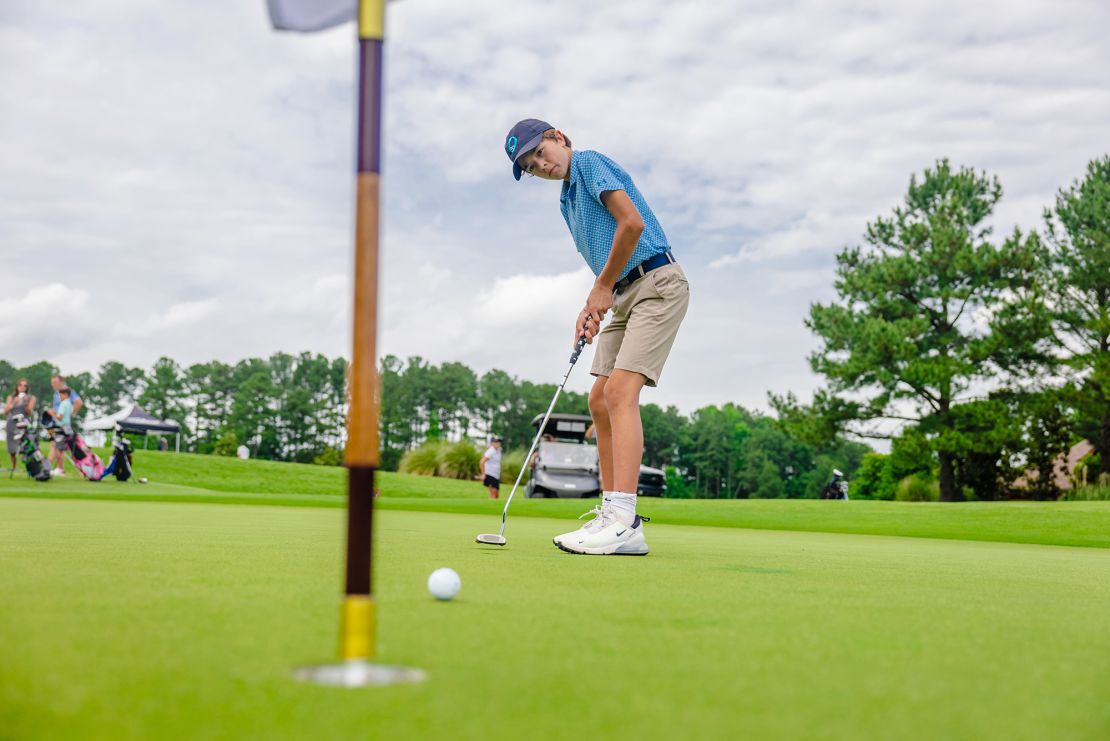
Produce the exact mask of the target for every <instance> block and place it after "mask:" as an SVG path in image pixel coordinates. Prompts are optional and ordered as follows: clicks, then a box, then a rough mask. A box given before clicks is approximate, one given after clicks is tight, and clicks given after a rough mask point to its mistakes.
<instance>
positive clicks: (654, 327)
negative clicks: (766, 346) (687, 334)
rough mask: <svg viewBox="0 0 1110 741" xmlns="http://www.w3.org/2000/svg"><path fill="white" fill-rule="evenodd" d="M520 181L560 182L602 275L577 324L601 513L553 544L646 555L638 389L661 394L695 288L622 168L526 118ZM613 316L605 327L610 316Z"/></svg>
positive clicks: (509, 146)
mask: <svg viewBox="0 0 1110 741" xmlns="http://www.w3.org/2000/svg"><path fill="white" fill-rule="evenodd" d="M505 153H506V154H507V155H508V156H509V159H510V160H511V161H512V163H513V177H514V178H516V179H517V180H520V177H521V175H522V174H523V173H528V174H529V175H532V176H535V177H538V178H543V179H544V180H561V181H562V183H563V189H562V193H561V194H560V196H559V207H560V210H561V211H562V213H563V219H564V220H565V221H566V223H567V227H568V228H569V229H570V233H571V236H572V237H573V238H574V244H575V246H576V247H577V248H578V251H579V252H580V253H581V254H582V257H583V258H585V260H586V263H587V264H588V265H589V266H590V270H592V271H593V274H594V275H595V276H597V280H595V281H594V286H593V288H592V289H591V290H590V293H589V295H588V296H587V297H586V303H585V306H583V307H582V311H580V312H579V314H578V319H577V320H576V322H575V328H574V340H575V341H577V340H578V338H579V337H581V336H585V338H586V341H587V342H588V343H590V344H593V341H594V338H595V337H596V338H597V349H596V350H595V352H594V362H593V367H592V368H591V369H590V374H591V375H593V376H594V377H595V380H594V385H593V388H591V389H590V402H589V403H590V415H591V416H592V417H593V420H594V427H595V429H596V433H597V454H598V463H599V466H600V468H601V485H602V499H601V506H600V507H597V508H595V509H594V511H593V514H595V515H596V517H594V519H592V520H590V521H589V522H588V523H586V524H585V525H584V526H583V527H581V528H579V529H577V530H574V531H572V532H569V533H564V534H562V535H557V536H555V539H554V542H555V545H557V546H558V547H559V548H562V549H563V550H564V551H569V552H571V553H584V554H589V555H598V556H601V555H627V556H643V555H646V554H647V552H648V545H647V540H646V538H645V537H644V519H643V518H642V517H640V516H639V515H637V514H636V483H637V481H638V480H639V477H640V459H641V458H642V457H643V452H644V431H643V427H642V426H641V423H640V389H642V388H643V387H644V386H655V385H656V384H657V383H658V381H659V376H660V374H661V373H662V372H663V365H664V364H665V363H666V362H667V356H668V355H669V354H670V351H671V346H672V345H673V344H674V339H675V335H676V334H677V333H678V327H679V325H680V324H681V323H682V318H683V317H684V316H685V315H686V307H687V305H688V304H689V302H690V288H689V285H688V284H687V282H686V276H685V274H684V273H683V272H682V268H680V267H679V266H678V263H677V262H675V259H674V256H673V255H672V254H671V246H670V244H669V243H668V242H667V236H666V234H664V233H663V228H662V227H661V226H659V222H658V221H657V220H656V218H655V214H653V213H652V211H651V208H650V207H649V206H648V204H647V201H645V200H644V197H643V196H642V195H641V194H640V191H639V189H637V188H636V185H635V183H633V182H632V178H631V177H630V176H629V175H628V173H627V172H625V171H624V170H623V169H622V168H621V167H620V165H618V164H617V163H615V162H613V161H612V160H611V159H609V158H608V157H606V156H605V155H603V154H600V153H598V152H593V151H589V150H582V151H574V150H573V149H572V148H571V143H570V139H568V138H567V136H566V135H565V134H563V132H561V131H558V130H556V129H555V127H553V126H551V125H550V124H548V123H546V122H544V121H540V120H537V119H534V118H528V119H524V120H523V121H520V122H519V123H517V125H516V126H514V127H513V128H512V130H510V131H509V135H508V137H506V139H505ZM610 310H612V312H613V316H612V318H611V319H610V320H609V322H608V324H606V325H605V327H604V328H602V326H601V324H602V321H603V320H604V319H605V315H606V314H607V313H608V312H609V311H610Z"/></svg>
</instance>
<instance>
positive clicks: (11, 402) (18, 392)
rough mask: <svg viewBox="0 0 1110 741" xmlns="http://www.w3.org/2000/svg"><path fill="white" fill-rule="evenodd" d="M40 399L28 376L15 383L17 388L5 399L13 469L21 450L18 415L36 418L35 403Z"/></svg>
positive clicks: (9, 451)
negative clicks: (16, 439) (16, 434)
mask: <svg viewBox="0 0 1110 741" xmlns="http://www.w3.org/2000/svg"><path fill="white" fill-rule="evenodd" d="M37 401H38V400H37V399H36V398H35V396H34V394H32V393H31V385H30V384H29V383H28V382H27V379H26V378H21V379H19V380H18V381H16V383H15V390H13V391H12V392H11V393H10V394H8V398H7V399H5V400H4V416H5V417H7V420H8V423H7V430H6V431H7V437H8V455H10V456H11V458H12V470H13V471H14V470H15V456H16V453H18V452H19V445H18V444H17V443H16V441H15V422H16V417H18V416H19V415H21V414H22V415H23V416H24V417H26V418H27V419H28V420H30V419H33V418H34V413H35V404H36V402H37Z"/></svg>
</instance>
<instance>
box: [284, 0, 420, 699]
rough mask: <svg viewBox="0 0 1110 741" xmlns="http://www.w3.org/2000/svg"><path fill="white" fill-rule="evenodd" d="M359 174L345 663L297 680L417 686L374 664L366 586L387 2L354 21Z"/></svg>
mask: <svg viewBox="0 0 1110 741" xmlns="http://www.w3.org/2000/svg"><path fill="white" fill-rule="evenodd" d="M358 36H359V41H358V52H359V94H358V154H357V156H358V174H357V176H356V182H355V281H354V282H355V286H354V343H353V347H352V355H351V369H350V393H351V406H350V410H349V412H348V415H347V448H346V452H345V455H344V463H345V465H346V466H347V471H348V474H347V578H346V585H345V590H344V591H345V595H344V598H343V604H342V608H341V610H340V628H339V657H340V659H342V660H343V662H344V663H343V664H339V665H331V666H320V667H306V668H304V669H300V670H298V671H297V673H296V676H298V677H299V678H301V679H305V680H308V681H313V682H317V683H320V684H332V685H342V686H346V687H356V686H366V685H386V684H397V683H401V682H419V681H421V680H423V678H424V673H423V672H422V671H420V670H419V669H408V668H405V667H396V666H383V665H381V664H372V663H370V661H369V660H370V659H371V658H373V656H374V638H375V610H374V597H373V591H372V582H371V578H370V577H371V569H372V561H371V554H372V539H373V523H374V473H375V471H377V468H378V463H379V441H378V408H379V404H380V399H379V393H380V389H379V385H378V369H377V314H378V232H379V218H378V213H379V202H380V185H381V120H382V45H383V43H384V39H385V0H360V3H359V17H358Z"/></svg>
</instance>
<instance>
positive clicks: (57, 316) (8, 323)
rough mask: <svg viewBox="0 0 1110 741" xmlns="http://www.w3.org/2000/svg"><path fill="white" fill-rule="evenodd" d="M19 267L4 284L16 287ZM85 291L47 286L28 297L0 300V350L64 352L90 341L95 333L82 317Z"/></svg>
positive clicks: (86, 297)
mask: <svg viewBox="0 0 1110 741" xmlns="http://www.w3.org/2000/svg"><path fill="white" fill-rule="evenodd" d="M22 271H23V268H22V267H18V268H16V270H14V271H12V272H11V273H7V274H6V275H5V276H4V277H5V278H6V284H7V285H9V286H11V285H17V283H16V281H17V279H18V278H20V277H21V276H22V274H23V273H22ZM88 302H89V293H88V291H85V290H82V289H80V288H70V287H69V286H67V285H65V284H64V283H47V284H46V285H42V286H36V287H33V288H31V289H29V290H28V291H27V293H25V294H23V295H21V296H19V295H17V296H14V297H10V298H0V347H4V348H9V350H15V351H16V352H18V351H19V350H21V349H23V348H25V347H28V346H35V347H46V348H58V349H63V348H65V347H66V345H68V344H70V343H80V342H87V341H90V340H91V338H92V336H93V335H94V333H95V327H94V325H91V324H90V323H89V322H88V317H87V315H86V313H85V309H86V306H87V305H88Z"/></svg>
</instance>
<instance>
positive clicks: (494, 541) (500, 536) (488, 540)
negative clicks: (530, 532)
mask: <svg viewBox="0 0 1110 741" xmlns="http://www.w3.org/2000/svg"><path fill="white" fill-rule="evenodd" d="M585 346H586V336H585V335H583V336H581V337H579V338H578V344H577V345H575V346H574V353H573V354H572V355H571V356H570V367H569V368H567V372H566V374H565V375H564V376H563V382H562V383H560V384H559V388H557V389H555V396H554V397H553V398H552V399H551V405H550V406H548V407H547V414H545V415H543V422H540V429H539V431H538V432H537V433H536V439H535V440H533V441H532V447H531V448H529V449H528V455H526V456H524V465H522V466H521V467H520V473H518V474H517V475H516V483H514V484H513V489H512V491H510V492H509V498H508V499H506V500H505V508H504V509H503V510H501V530H499V531H498V532H497V533H496V534H495V533H481V534H480V535H478V536H477V537H476V538H474V541H475V542H477V543H485V544H486V545H505V543H507V542H508V541H507V540H506V539H505V522H506V520H507V519H508V517H509V505H510V504H512V503H513V494H516V488H517V487H518V486H520V480H521V479H522V478H524V469H526V468H528V461H530V460H532V453H534V452H535V450H536V446H537V445H539V443H540V436H541V435H543V430H544V428H545V427H547V418H548V417H550V416H551V410H552V409H554V408H555V402H557V401H558V400H559V394H561V393H562V392H563V386H566V385H567V379H568V378H570V372H571V371H572V370H574V364H575V363H577V362H578V356H579V355H581V354H582V348H584V347H585Z"/></svg>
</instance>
